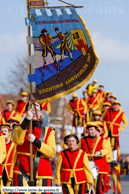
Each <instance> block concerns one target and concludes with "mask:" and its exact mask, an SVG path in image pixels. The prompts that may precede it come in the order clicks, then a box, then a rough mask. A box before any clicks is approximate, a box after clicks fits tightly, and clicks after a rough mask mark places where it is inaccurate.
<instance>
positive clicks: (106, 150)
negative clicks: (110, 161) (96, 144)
mask: <svg viewBox="0 0 129 194" xmlns="http://www.w3.org/2000/svg"><path fill="white" fill-rule="evenodd" d="M100 152H101V155H102V156H106V155H107V154H109V153H110V151H109V144H108V142H107V140H106V139H103V144H102V150H100Z"/></svg>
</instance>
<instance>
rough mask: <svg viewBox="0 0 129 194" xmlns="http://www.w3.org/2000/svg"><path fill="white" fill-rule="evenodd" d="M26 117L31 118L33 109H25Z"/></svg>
mask: <svg viewBox="0 0 129 194" xmlns="http://www.w3.org/2000/svg"><path fill="white" fill-rule="evenodd" d="M26 118H27V119H28V120H31V119H32V118H33V109H30V110H28V111H27V113H26Z"/></svg>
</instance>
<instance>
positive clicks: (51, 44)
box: [29, 8, 99, 102]
mask: <svg viewBox="0 0 129 194" xmlns="http://www.w3.org/2000/svg"><path fill="white" fill-rule="evenodd" d="M60 10H61V12H62V14H61V15H58V14H57V12H56V10H55V9H50V11H51V13H52V15H51V16H48V15H47V13H46V10H45V9H44V8H42V9H40V11H41V14H40V15H37V14H36V12H35V10H34V9H31V10H30V13H31V19H30V22H31V25H32V32H33V45H34V56H31V57H29V62H30V63H35V74H33V75H30V76H29V81H30V82H33V81H35V83H36V91H35V93H33V94H31V95H30V100H43V101H44V102H46V101H51V100H54V99H56V98H59V97H62V96H65V95H67V94H69V93H71V92H74V91H75V90H77V89H79V88H80V87H82V86H83V85H84V84H85V83H86V82H87V81H88V80H89V79H90V78H91V76H92V74H93V72H94V71H95V68H96V67H97V64H98V61H99V59H98V56H97V54H96V52H95V49H94V45H93V43H92V39H91V35H90V33H89V31H88V29H87V28H86V26H85V23H84V21H83V19H82V18H81V17H80V16H79V15H78V14H77V13H76V11H75V9H74V8H70V11H71V14H67V12H66V10H65V9H60Z"/></svg>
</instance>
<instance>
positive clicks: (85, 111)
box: [81, 99, 87, 113]
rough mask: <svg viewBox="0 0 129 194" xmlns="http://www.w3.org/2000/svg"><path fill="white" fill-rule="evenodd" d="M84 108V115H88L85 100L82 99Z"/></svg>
mask: <svg viewBox="0 0 129 194" xmlns="http://www.w3.org/2000/svg"><path fill="white" fill-rule="evenodd" d="M81 103H82V106H83V108H84V113H87V106H86V103H85V102H84V100H83V99H81Z"/></svg>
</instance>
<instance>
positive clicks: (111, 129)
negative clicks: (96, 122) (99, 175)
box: [103, 101, 128, 165]
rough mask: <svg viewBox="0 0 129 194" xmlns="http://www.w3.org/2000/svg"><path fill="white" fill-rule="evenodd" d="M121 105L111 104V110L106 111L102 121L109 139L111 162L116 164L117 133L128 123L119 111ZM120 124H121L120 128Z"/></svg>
mask: <svg viewBox="0 0 129 194" xmlns="http://www.w3.org/2000/svg"><path fill="white" fill-rule="evenodd" d="M120 105H121V103H120V102H119V101H114V102H113V108H110V109H107V110H106V112H105V113H104V114H103V120H104V122H106V125H107V129H108V136H109V137H110V141H111V146H112V150H113V151H112V152H113V162H114V165H115V164H117V150H118V147H119V133H120V132H121V131H123V129H124V128H125V127H126V126H127V124H128V121H127V118H126V116H125V113H124V112H123V111H122V109H120ZM121 122H123V124H122V125H121V126H120V124H121Z"/></svg>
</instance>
